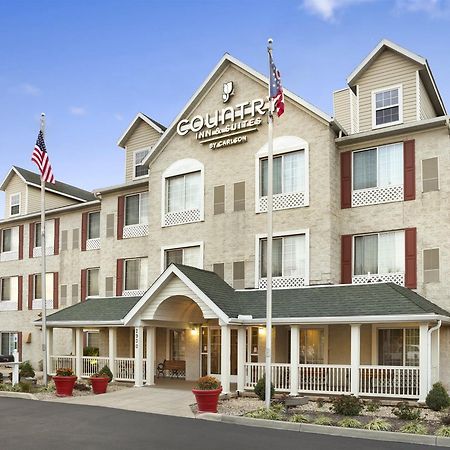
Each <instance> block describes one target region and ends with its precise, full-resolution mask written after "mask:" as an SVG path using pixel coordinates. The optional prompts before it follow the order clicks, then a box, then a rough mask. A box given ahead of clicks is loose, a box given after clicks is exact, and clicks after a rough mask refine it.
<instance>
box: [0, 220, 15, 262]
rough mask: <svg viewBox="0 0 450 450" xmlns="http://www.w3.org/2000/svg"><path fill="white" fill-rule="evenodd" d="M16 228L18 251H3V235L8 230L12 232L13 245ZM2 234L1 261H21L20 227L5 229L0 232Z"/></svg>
mask: <svg viewBox="0 0 450 450" xmlns="http://www.w3.org/2000/svg"><path fill="white" fill-rule="evenodd" d="M14 228H17V250H9V251H3V240H4V238H3V233H4V232H5V231H7V230H11V244H12V235H13V230H14ZM0 233H1V239H0V240H1V245H2V246H1V247H0V261H16V260H18V259H19V226H15V227H9V228H3V230H1V231H0Z"/></svg>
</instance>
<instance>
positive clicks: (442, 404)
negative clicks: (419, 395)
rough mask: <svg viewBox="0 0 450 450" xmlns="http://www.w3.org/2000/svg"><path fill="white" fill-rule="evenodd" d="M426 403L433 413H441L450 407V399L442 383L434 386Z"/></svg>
mask: <svg viewBox="0 0 450 450" xmlns="http://www.w3.org/2000/svg"><path fill="white" fill-rule="evenodd" d="M425 403H426V404H427V406H428V407H429V408H430V409H432V410H433V411H440V410H441V409H444V408H447V407H448V406H450V397H449V396H448V393H447V390H446V389H445V387H444V386H443V385H442V383H434V384H433V387H432V388H431V391H430V392H428V395H427V398H426V400H425Z"/></svg>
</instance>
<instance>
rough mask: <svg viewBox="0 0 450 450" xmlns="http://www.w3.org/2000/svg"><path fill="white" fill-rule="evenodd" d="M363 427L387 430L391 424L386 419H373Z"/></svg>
mask: <svg viewBox="0 0 450 450" xmlns="http://www.w3.org/2000/svg"><path fill="white" fill-rule="evenodd" d="M364 428H365V429H366V430H373V431H389V430H390V429H391V428H392V426H391V424H390V423H389V422H388V421H387V420H384V419H373V420H371V421H370V422H369V423H368V424H367V425H366V426H365V427H364Z"/></svg>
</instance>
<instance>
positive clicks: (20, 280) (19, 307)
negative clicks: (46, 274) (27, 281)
mask: <svg viewBox="0 0 450 450" xmlns="http://www.w3.org/2000/svg"><path fill="white" fill-rule="evenodd" d="M17 283H18V285H19V286H18V289H17V310H18V311H22V307H23V276H22V275H19V276H18V277H17Z"/></svg>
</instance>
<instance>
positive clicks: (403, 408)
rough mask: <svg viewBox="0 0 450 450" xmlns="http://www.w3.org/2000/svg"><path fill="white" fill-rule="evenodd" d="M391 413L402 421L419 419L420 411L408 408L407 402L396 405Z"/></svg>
mask: <svg viewBox="0 0 450 450" xmlns="http://www.w3.org/2000/svg"><path fill="white" fill-rule="evenodd" d="M392 413H393V414H395V415H396V416H397V417H398V418H399V419H403V420H418V419H420V409H419V408H415V407H412V406H410V405H409V404H408V402H400V403H397V406H396V407H395V408H393V409H392ZM405 433H406V431H405Z"/></svg>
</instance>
